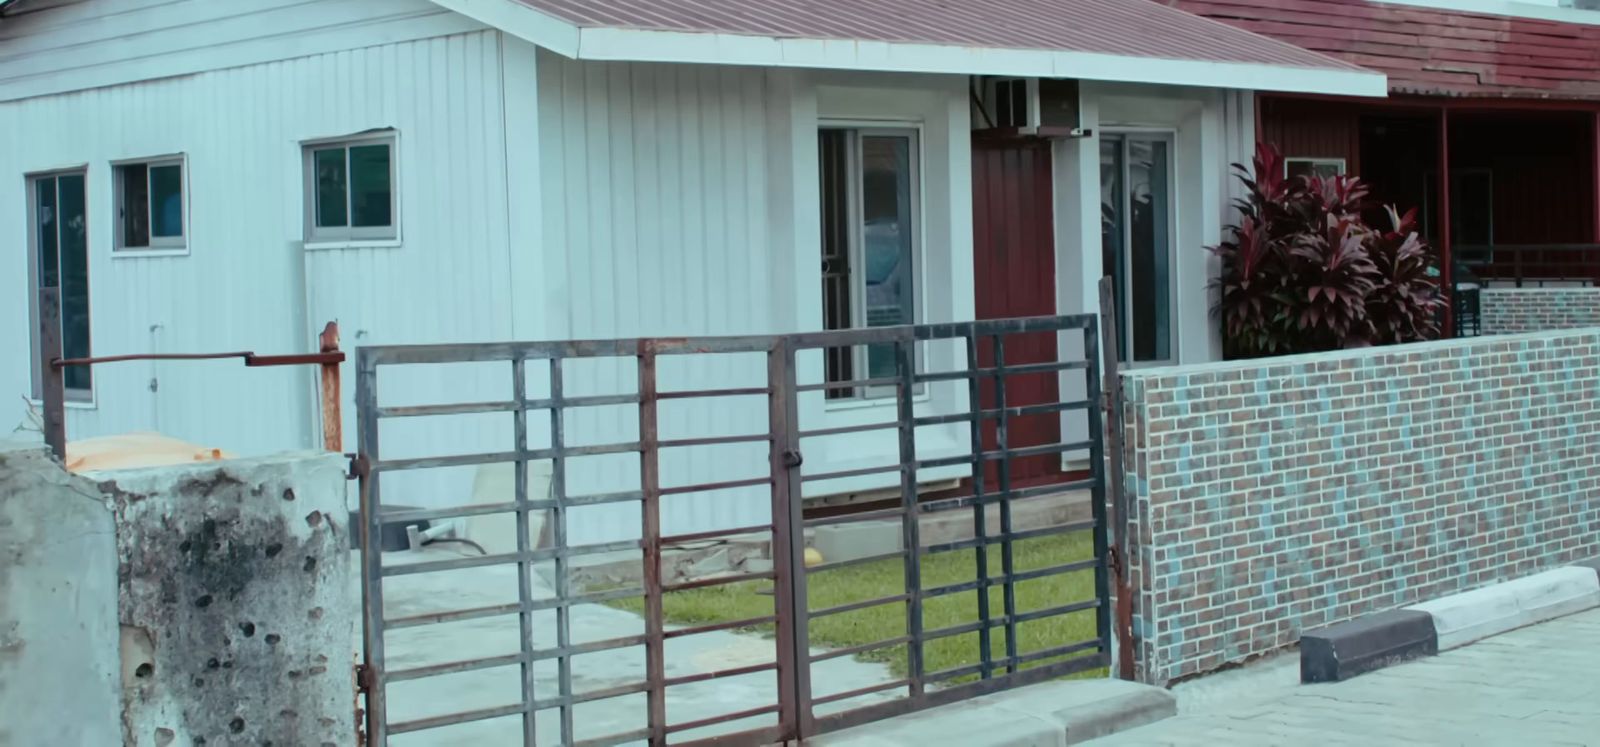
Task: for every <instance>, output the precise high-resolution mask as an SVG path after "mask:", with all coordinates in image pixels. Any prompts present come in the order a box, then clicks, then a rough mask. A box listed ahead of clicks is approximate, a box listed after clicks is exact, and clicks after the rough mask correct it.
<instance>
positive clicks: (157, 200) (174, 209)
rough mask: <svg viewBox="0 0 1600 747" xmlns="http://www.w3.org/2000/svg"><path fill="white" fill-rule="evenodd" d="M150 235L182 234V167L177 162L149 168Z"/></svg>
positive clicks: (167, 235) (171, 236) (169, 235)
mask: <svg viewBox="0 0 1600 747" xmlns="http://www.w3.org/2000/svg"><path fill="white" fill-rule="evenodd" d="M150 199H151V209H150V235H152V236H160V237H162V238H175V237H179V236H182V235H183V167H182V166H179V165H177V164H171V165H168V166H155V167H152V168H151V169H150Z"/></svg>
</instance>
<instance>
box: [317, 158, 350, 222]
mask: <svg viewBox="0 0 1600 747" xmlns="http://www.w3.org/2000/svg"><path fill="white" fill-rule="evenodd" d="M311 161H312V168H313V169H314V170H315V173H316V180H317V206H316V212H317V226H318V227H320V228H329V227H342V226H348V225H350V216H349V211H348V210H347V206H346V202H345V201H346V199H347V198H348V196H349V193H348V191H347V190H348V188H349V179H348V178H347V175H346V173H345V149H344V148H329V149H326V150H318V151H313V152H312V154H311Z"/></svg>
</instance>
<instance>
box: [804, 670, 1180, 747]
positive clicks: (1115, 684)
mask: <svg viewBox="0 0 1600 747" xmlns="http://www.w3.org/2000/svg"><path fill="white" fill-rule="evenodd" d="M1177 712H1178V703H1177V700H1176V698H1174V697H1173V695H1172V693H1171V692H1168V691H1166V690H1163V689H1161V688H1158V687H1154V686H1151V685H1143V684H1139V683H1135V682H1124V681H1122V680H1111V679H1102V680H1067V681H1062V680H1058V681H1054V682H1045V683H1041V684H1037V685H1028V686H1027V687H1021V688H1017V689H1015V690H1008V691H1005V692H1000V693H995V694H992V695H984V696H981V697H977V698H973V699H971V700H964V701H957V702H955V703H951V704H949V705H944V706H940V707H938V708H932V709H929V710H926V711H919V712H916V713H909V714H905V715H903V716H897V717H895V718H891V719H886V720H884V721H878V722H874V723H870V724H865V725H862V726H857V727H854V728H851V729H846V730H844V731H841V732H836V733H833V734H826V735H823V736H820V737H816V738H813V739H811V740H809V741H808V742H807V744H809V745H813V746H817V747H929V746H930V745H945V744H959V745H970V746H971V747H1042V746H1045V745H1048V746H1050V747H1057V746H1059V745H1069V744H1078V743H1080V742H1086V741H1088V740H1091V739H1097V738H1099V737H1104V736H1107V735H1110V734H1115V733H1117V732H1120V731H1126V730H1128V729H1132V728H1135V727H1139V726H1144V725H1146V724H1150V723H1154V722H1156V721H1160V720H1162V719H1164V718H1167V717H1169V716H1173V715H1175V714H1176V713H1177Z"/></svg>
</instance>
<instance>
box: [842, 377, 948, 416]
mask: <svg viewBox="0 0 1600 747" xmlns="http://www.w3.org/2000/svg"><path fill="white" fill-rule="evenodd" d="M924 386H926V384H924ZM931 401H933V395H932V394H930V393H929V392H928V391H926V390H924V391H923V392H922V393H921V394H913V395H911V404H912V405H921V404H925V403H928V402H931ZM898 402H899V400H898V399H897V398H896V397H895V395H893V394H889V395H885V396H882V397H871V398H867V399H859V398H852V399H835V400H829V401H828V402H827V403H826V404H824V405H823V407H822V410H823V412H849V411H851V410H867V409H871V408H874V407H894V406H895V405H896V404H898Z"/></svg>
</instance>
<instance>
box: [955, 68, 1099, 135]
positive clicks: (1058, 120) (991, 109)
mask: <svg viewBox="0 0 1600 747" xmlns="http://www.w3.org/2000/svg"><path fill="white" fill-rule="evenodd" d="M977 88H978V91H980V94H979V101H980V103H981V111H979V112H977V117H978V120H977V121H976V122H975V123H974V126H975V127H977V128H979V129H980V130H994V131H998V132H1001V133H1006V134H1013V135H1032V136H1037V137H1085V136H1087V135H1088V134H1090V133H1089V132H1088V131H1086V130H1084V129H1083V121H1082V116H1081V113H1082V109H1081V106H1080V103H1079V99H1078V81H1076V80H1068V79H1061V78H1000V77H985V78H979V79H978V82H977Z"/></svg>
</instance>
